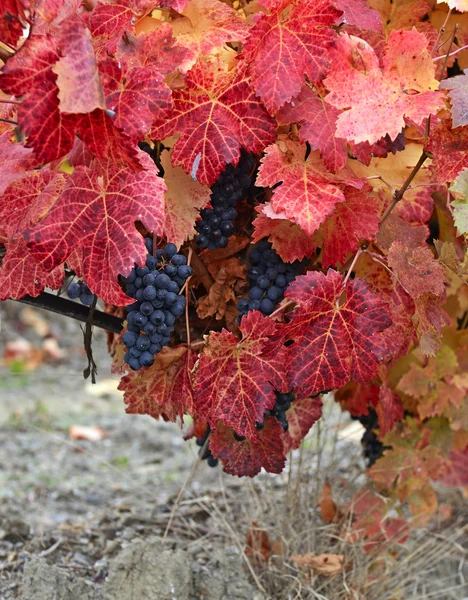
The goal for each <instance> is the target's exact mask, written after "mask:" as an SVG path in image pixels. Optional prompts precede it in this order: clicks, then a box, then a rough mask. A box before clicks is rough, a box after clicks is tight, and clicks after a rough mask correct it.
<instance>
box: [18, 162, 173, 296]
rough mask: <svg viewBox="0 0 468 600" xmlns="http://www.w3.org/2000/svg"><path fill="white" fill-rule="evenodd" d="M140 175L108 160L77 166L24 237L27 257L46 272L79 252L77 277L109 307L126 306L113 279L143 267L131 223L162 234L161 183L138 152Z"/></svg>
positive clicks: (143, 256)
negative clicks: (113, 305)
mask: <svg viewBox="0 0 468 600" xmlns="http://www.w3.org/2000/svg"><path fill="white" fill-rule="evenodd" d="M139 154H140V157H139V158H140V161H141V163H142V165H143V166H144V167H145V170H144V171H141V172H139V173H131V172H129V171H128V170H126V169H124V168H122V167H119V166H118V165H115V164H114V163H113V162H106V161H97V160H96V161H95V163H94V166H93V168H92V169H89V168H87V167H84V166H79V167H76V168H75V170H74V172H73V173H72V175H71V176H70V177H69V179H68V181H67V184H66V186H65V189H64V190H63V192H62V194H61V195H60V197H59V199H58V200H57V202H56V203H55V205H54V206H53V207H52V209H51V210H50V212H49V213H48V214H47V216H46V217H45V218H44V219H43V220H42V221H41V222H40V224H39V225H37V226H36V227H34V228H32V229H29V230H27V231H26V233H25V239H26V240H27V242H28V246H29V247H30V248H31V251H32V254H33V255H34V256H35V257H36V259H37V260H38V261H39V262H40V264H41V265H42V266H43V268H45V269H46V270H48V271H50V270H52V269H53V268H54V267H56V266H57V265H59V264H61V263H63V262H64V261H65V260H67V257H68V256H69V255H70V254H71V253H72V252H73V251H74V250H77V249H78V250H80V249H82V250H83V256H82V258H81V260H82V275H83V276H84V278H85V280H86V283H87V284H88V286H89V287H90V289H91V290H92V291H93V292H94V293H95V294H96V295H97V296H99V298H102V299H103V300H104V301H105V302H107V303H109V304H115V305H119V306H123V305H126V304H129V303H131V299H130V298H128V296H126V295H125V294H124V293H123V292H122V290H121V288H120V286H119V284H118V281H117V277H118V275H119V274H122V275H128V274H129V273H130V270H131V269H132V268H133V266H134V263H135V262H136V263H139V264H144V262H145V259H146V248H145V245H144V242H143V238H142V237H141V235H140V234H139V233H138V232H137V230H136V229H135V221H137V220H139V221H141V222H142V223H143V225H144V226H145V227H146V229H147V230H148V231H154V232H156V234H157V235H162V227H163V224H164V192H165V191H166V186H165V185H164V181H163V180H162V179H161V178H160V177H158V171H157V168H156V165H155V164H154V163H153V161H152V159H151V158H150V157H149V156H148V155H147V154H146V153H144V152H141V151H140V152H139Z"/></svg>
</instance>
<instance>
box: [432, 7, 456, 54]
mask: <svg viewBox="0 0 468 600" xmlns="http://www.w3.org/2000/svg"><path fill="white" fill-rule="evenodd" d="M451 14H452V9H451V8H450V9H449V11H448V13H447V16H446V17H445V21H444V22H443V24H442V27H441V28H440V29H439V32H438V34H437V37H436V41H435V42H434V45H433V46H432V52H431V56H434V53H435V52H437V50H438V46H439V42H440V38H441V37H442V35H443V34H444V33H445V28H446V27H447V23H448V21H449V19H450V15H451Z"/></svg>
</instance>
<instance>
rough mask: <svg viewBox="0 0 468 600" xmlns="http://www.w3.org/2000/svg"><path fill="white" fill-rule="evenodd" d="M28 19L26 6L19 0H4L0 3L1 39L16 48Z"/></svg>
mask: <svg viewBox="0 0 468 600" xmlns="http://www.w3.org/2000/svg"><path fill="white" fill-rule="evenodd" d="M26 24H27V19H26V16H25V14H24V7H23V6H22V3H21V2H20V1H19V0H3V2H2V4H1V5H0V39H1V40H2V42H5V43H6V44H10V46H13V47H14V48H16V44H17V43H18V40H19V39H20V37H22V35H23V29H24V28H25V27H26Z"/></svg>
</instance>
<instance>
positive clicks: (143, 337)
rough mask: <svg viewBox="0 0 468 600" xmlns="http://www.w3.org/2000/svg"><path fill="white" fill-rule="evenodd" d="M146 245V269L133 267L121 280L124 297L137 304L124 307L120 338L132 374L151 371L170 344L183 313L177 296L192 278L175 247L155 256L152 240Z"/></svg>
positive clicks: (179, 298)
mask: <svg viewBox="0 0 468 600" xmlns="http://www.w3.org/2000/svg"><path fill="white" fill-rule="evenodd" d="M145 244H146V248H147V249H148V252H149V254H148V256H147V257H146V264H145V266H144V267H139V266H135V268H134V269H132V271H131V273H130V275H129V276H128V277H124V278H123V281H124V283H125V284H126V293H127V295H128V296H130V297H132V298H135V300H136V302H134V303H133V304H131V305H130V306H128V307H127V310H128V314H127V323H128V324H127V330H128V331H126V332H125V333H124V335H123V336H122V342H123V343H124V344H125V346H126V348H127V353H126V354H125V356H124V360H125V362H126V363H127V364H128V365H129V366H130V368H131V369H133V370H134V371H138V370H139V369H140V368H141V367H150V366H151V365H152V364H153V362H154V356H155V355H156V354H158V352H161V350H162V348H163V347H164V346H167V344H168V343H169V341H170V339H171V334H172V332H173V330H174V323H175V321H176V319H177V318H178V317H180V316H181V315H182V314H184V312H185V297H184V296H181V295H179V292H180V290H181V289H182V287H183V286H184V284H185V282H186V280H187V279H188V278H189V277H190V275H191V274H192V269H191V268H190V267H189V266H188V265H187V259H186V258H185V256H183V255H182V254H177V248H176V246H175V245H174V244H167V245H166V247H165V248H164V250H156V253H155V256H153V242H152V240H150V239H146V240H145Z"/></svg>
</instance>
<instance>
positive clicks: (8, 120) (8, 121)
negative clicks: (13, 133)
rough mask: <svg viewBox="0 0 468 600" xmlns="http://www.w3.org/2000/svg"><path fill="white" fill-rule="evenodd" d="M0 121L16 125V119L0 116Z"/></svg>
mask: <svg viewBox="0 0 468 600" xmlns="http://www.w3.org/2000/svg"><path fill="white" fill-rule="evenodd" d="M0 121H1V122H2V123H9V124H10V125H18V121H11V120H10V119H1V118H0Z"/></svg>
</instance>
